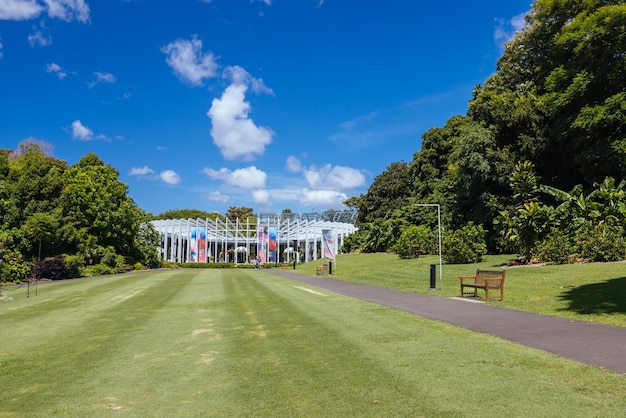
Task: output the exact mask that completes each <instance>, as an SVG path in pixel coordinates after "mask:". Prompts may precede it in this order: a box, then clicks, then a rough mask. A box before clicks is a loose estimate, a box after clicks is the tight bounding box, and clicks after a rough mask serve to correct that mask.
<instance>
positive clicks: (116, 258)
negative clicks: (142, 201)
mask: <svg viewBox="0 0 626 418" xmlns="http://www.w3.org/2000/svg"><path fill="white" fill-rule="evenodd" d="M50 149H51V147H49V146H47V145H46V144H45V143H43V142H41V141H36V140H26V141H24V142H23V143H21V144H20V145H19V147H18V150H17V151H15V152H10V151H8V150H5V151H3V152H2V153H0V258H2V259H3V260H4V262H3V263H2V264H3V266H2V271H0V273H1V274H3V276H5V275H6V276H8V277H2V278H0V280H2V279H16V278H18V279H19V278H23V277H16V276H15V275H16V274H17V273H18V272H19V275H20V276H23V275H27V274H28V270H30V269H29V268H26V269H22V268H21V267H19V268H18V264H20V263H22V264H24V265H25V266H28V265H29V263H31V266H32V265H33V264H32V262H34V261H35V260H42V259H44V258H46V257H52V256H57V255H61V254H64V255H67V256H72V257H78V258H76V259H75V264H76V265H78V266H82V267H83V268H87V267H89V266H90V265H95V264H99V263H103V262H104V263H107V268H111V269H113V271H115V270H116V269H122V268H123V266H124V264H132V263H136V262H137V263H143V264H144V265H149V266H152V265H156V264H157V263H158V260H157V257H156V244H157V242H156V238H155V236H154V234H153V233H152V232H151V231H149V229H150V226H149V224H147V223H146V221H147V217H146V214H145V213H144V212H143V211H142V210H141V209H139V208H138V207H137V205H136V204H135V202H134V201H133V200H132V199H131V198H130V197H129V196H128V194H127V192H128V186H126V185H125V184H124V183H122V182H120V180H119V178H118V177H119V174H118V172H117V170H115V169H114V168H113V167H111V166H110V165H108V164H105V163H104V162H102V161H101V160H100V158H98V156H96V155H95V154H87V155H85V156H84V157H83V158H82V159H81V160H80V161H79V162H78V163H76V164H74V165H72V166H70V167H68V166H67V164H66V163H65V161H62V160H59V159H57V158H55V157H53V156H51V155H49V150H50ZM146 228H147V229H148V230H146ZM57 261H58V259H57ZM7 263H9V264H11V265H8V264H7ZM5 264H6V265H5ZM38 267H41V266H38ZM39 270H42V269H41V268H40V269H39ZM43 270H45V269H43Z"/></svg>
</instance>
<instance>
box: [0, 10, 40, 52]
mask: <svg viewBox="0 0 626 418" xmlns="http://www.w3.org/2000/svg"><path fill="white" fill-rule="evenodd" d="M0 1H2V0H0ZM28 42H29V43H30V46H49V45H52V37H50V36H45V35H44V34H43V32H41V31H40V30H38V31H36V32H35V33H33V34H30V35H28Z"/></svg>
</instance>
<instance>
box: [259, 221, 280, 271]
mask: <svg viewBox="0 0 626 418" xmlns="http://www.w3.org/2000/svg"><path fill="white" fill-rule="evenodd" d="M258 257H259V259H260V261H261V264H263V263H277V262H278V258H277V257H278V243H277V241H276V227H275V226H264V227H263V228H261V229H260V230H259V251H258Z"/></svg>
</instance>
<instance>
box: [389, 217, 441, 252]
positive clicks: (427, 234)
mask: <svg viewBox="0 0 626 418" xmlns="http://www.w3.org/2000/svg"><path fill="white" fill-rule="evenodd" d="M432 234H433V233H432V231H431V229H430V228H428V227H427V226H425V225H419V226H417V225H411V226H409V227H408V228H406V229H405V230H404V231H402V234H400V238H398V241H397V242H396V244H395V245H394V246H393V250H394V251H395V252H396V254H398V255H399V256H400V258H403V259H406V258H417V257H419V256H420V255H422V254H427V253H428V249H429V247H431V245H429V244H430V242H429V241H432Z"/></svg>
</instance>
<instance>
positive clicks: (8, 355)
mask: <svg viewBox="0 0 626 418" xmlns="http://www.w3.org/2000/svg"><path fill="white" fill-rule="evenodd" d="M0 315H1V321H2V322H1V323H2V326H1V327H0V387H2V392H0V417H10V416H33V417H38V416H42V417H43V416H96V417H98V416H110V415H112V414H115V415H120V416H128V417H134V416H137V417H139V416H141V417H146V416H172V415H178V416H180V415H184V416H357V415H358V416H484V414H485V411H489V412H490V413H492V414H494V415H500V416H503V415H505V414H506V415H507V416H520V417H521V416H534V417H541V416H546V417H549V416H603V417H607V416H621V415H622V414H623V411H624V410H625V409H626V380H625V379H624V378H623V376H620V375H618V374H616V373H612V372H608V371H606V370H602V369H599V368H595V367H589V366H584V365H581V364H578V363H575V362H571V361H568V360H565V359H562V358H559V357H557V356H553V355H549V354H547V353H544V352H540V351H538V350H533V349H530V348H526V347H522V346H518V345H516V344H512V343H509V342H506V341H503V340H500V339H498V338H494V337H490V336H486V335H482V334H477V333H473V332H470V331H467V330H464V329H462V328H458V327H454V326H450V325H446V324H442V323H438V322H434V321H429V320H426V319H423V318H419V317H415V316H414V315H411V314H407V313H403V312H398V311H395V310H393V309H388V308H384V307H381V306H378V305H375V304H371V303H367V302H363V301H359V300H356V299H352V298H348V297H344V296H341V295H337V294H333V293H330V292H324V291H321V290H320V289H318V288H314V287H311V286H307V285H302V284H297V283H294V282H293V281H289V280H285V279H283V278H280V277H275V276H272V275H267V274H264V273H262V272H258V271H254V270H220V271H208V270H202V271H199V270H176V271H165V272H149V273H142V274H135V275H123V276H117V277H105V278H98V279H91V280H86V281H81V282H74V283H54V284H50V285H46V286H42V287H41V288H40V289H39V295H38V296H37V298H31V299H16V300H14V301H12V302H8V303H4V304H2V305H0ZM49 329H52V330H53V331H50V330H49Z"/></svg>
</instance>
